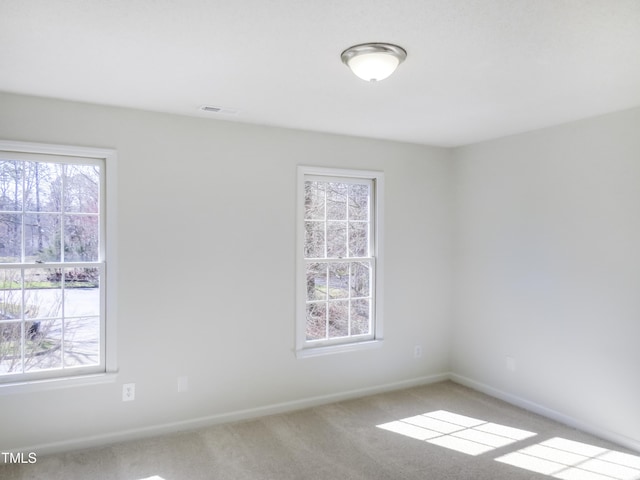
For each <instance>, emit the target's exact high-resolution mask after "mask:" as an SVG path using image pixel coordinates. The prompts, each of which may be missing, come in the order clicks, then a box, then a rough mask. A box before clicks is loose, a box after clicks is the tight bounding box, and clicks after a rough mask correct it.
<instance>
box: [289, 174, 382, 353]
mask: <svg viewBox="0 0 640 480" xmlns="http://www.w3.org/2000/svg"><path fill="white" fill-rule="evenodd" d="M297 170H298V175H297V197H296V288H295V291H296V308H295V313H296V314H295V354H296V356H297V357H298V358H306V357H315V356H319V355H328V354H334V353H341V352H353V351H360V350H367V349H371V348H378V347H380V346H382V342H383V294H382V293H383V292H384V288H383V282H384V262H383V251H384V238H383V232H384V172H381V171H377V170H354V169H343V168H331V167H313V166H305V165H299V166H298V168H297ZM310 175H312V176H314V177H323V176H324V177H332V178H344V179H346V180H349V179H359V180H367V181H371V183H372V185H373V192H372V200H373V201H372V207H373V209H372V210H373V218H372V219H371V223H372V234H373V239H372V240H373V251H372V252H371V257H372V259H373V262H374V264H375V270H374V272H375V276H374V278H372V297H373V305H372V310H373V312H374V314H373V325H372V328H373V337H372V338H365V339H360V340H354V339H353V338H350V337H345V338H344V339H343V340H341V341H338V342H336V343H330V344H323V343H320V344H317V343H315V344H313V343H312V342H309V341H307V340H306V335H305V333H306V323H307V322H306V299H307V298H306V296H307V292H306V268H305V266H306V263H305V258H304V244H305V228H304V198H305V189H304V182H305V179H306V177H307V176H310Z"/></svg>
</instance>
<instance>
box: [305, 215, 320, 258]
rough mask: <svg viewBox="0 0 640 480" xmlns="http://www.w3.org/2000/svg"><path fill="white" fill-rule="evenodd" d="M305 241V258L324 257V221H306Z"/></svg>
mask: <svg viewBox="0 0 640 480" xmlns="http://www.w3.org/2000/svg"><path fill="white" fill-rule="evenodd" d="M304 231H305V241H304V256H305V258H324V245H325V237H324V223H323V222H304Z"/></svg>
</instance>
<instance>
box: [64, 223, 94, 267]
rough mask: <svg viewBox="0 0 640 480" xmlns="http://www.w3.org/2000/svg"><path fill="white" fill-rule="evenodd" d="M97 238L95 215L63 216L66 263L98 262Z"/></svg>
mask: <svg viewBox="0 0 640 480" xmlns="http://www.w3.org/2000/svg"><path fill="white" fill-rule="evenodd" d="M99 238H100V232H99V223H98V216H97V215H65V216H64V260H65V261H66V262H96V261H98V242H99Z"/></svg>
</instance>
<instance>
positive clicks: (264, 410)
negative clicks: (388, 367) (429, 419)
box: [9, 373, 450, 455]
mask: <svg viewBox="0 0 640 480" xmlns="http://www.w3.org/2000/svg"><path fill="white" fill-rule="evenodd" d="M449 378H450V377H449V374H448V373H440V374H435V375H429V376H426V377H418V378H412V379H409V380H402V381H399V382H392V383H387V384H384V385H376V386H373V387H365V388H358V389H355V390H348V391H345V392H339V393H332V394H328V395H320V396H314V397H307V398H303V399H299V400H293V401H290V402H282V403H276V404H272V405H264V406H261V407H256V408H250V409H245V410H236V411H233V412H226V413H220V414H216V415H209V416H206V417H199V418H194V419H189V420H182V421H179V422H170V423H164V424H161V425H153V426H150V427H142V428H135V429H130V430H122V431H118V432H112V433H106V434H102V435H92V436H89V437H82V438H76V439H72V440H64V441H60V442H51V443H45V444H41V445H34V446H29V447H23V448H17V449H11V450H9V451H10V452H14V453H15V452H36V453H37V454H38V455H50V454H54V453H61V452H68V451H73V450H79V449H86V448H93V447H100V446H104V445H108V444H111V443H116V442H124V441H129V440H137V439H141V438H147V437H153V436H157V435H164V434H168V433H175V432H180V431H185V430H195V429H198V428H204V427H209V426H212V425H218V424H221V423H228V422H236V421H239V420H248V419H251V418H257V417H263V416H266V415H274V414H278V413H285V412H290V411H295V410H302V409H304V408H310V407H315V406H318V405H325V404H329V403H334V402H339V401H342V400H349V399H352V398H359V397H365V396H367V395H375V394H377V393H384V392H390V391H393V390H401V389H404V388H411V387H416V386H420V385H428V384H430V383H437V382H442V381H444V380H448V379H449Z"/></svg>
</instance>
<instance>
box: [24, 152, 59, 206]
mask: <svg viewBox="0 0 640 480" xmlns="http://www.w3.org/2000/svg"><path fill="white" fill-rule="evenodd" d="M25 170H26V175H25V189H24V203H25V210H27V211H31V212H61V211H62V165H59V164H56V163H41V162H25Z"/></svg>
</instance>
